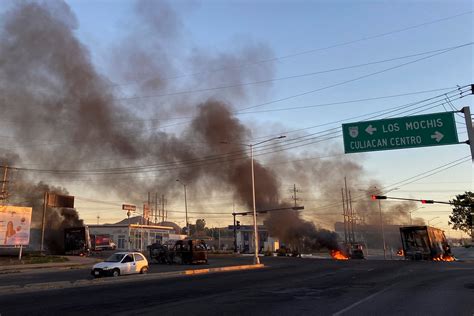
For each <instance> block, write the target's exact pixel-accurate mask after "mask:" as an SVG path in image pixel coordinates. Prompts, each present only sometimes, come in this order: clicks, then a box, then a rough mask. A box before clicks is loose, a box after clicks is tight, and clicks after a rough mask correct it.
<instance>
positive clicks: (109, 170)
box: [17, 98, 432, 174]
mask: <svg viewBox="0 0 474 316" xmlns="http://www.w3.org/2000/svg"><path fill="white" fill-rule="evenodd" d="M431 99H432V98H431ZM405 108H406V106H405ZM397 110H399V109H397ZM393 111H394V110H391V111H388V112H393ZM386 112H387V111H386ZM331 131H332V132H331ZM323 133H326V134H323ZM318 134H323V135H319V136H317V137H311V138H309V137H308V136H302V137H299V138H294V139H292V140H291V142H288V143H287V144H286V145H285V146H286V147H284V148H283V149H280V150H272V149H271V148H269V146H272V145H263V146H261V147H262V148H264V147H266V150H268V149H271V151H270V152H265V154H267V153H271V152H278V151H281V150H288V149H293V148H297V147H295V146H294V145H295V144H296V143H301V142H308V141H311V144H312V143H315V142H320V141H322V140H329V139H333V138H336V137H339V135H340V131H339V127H337V128H332V129H328V130H326V131H320V132H317V133H313V134H310V135H309V136H314V135H318ZM321 137H327V138H326V139H322V138H321ZM306 145H308V143H306V144H304V145H303V146H306ZM290 146H292V147H290ZM280 147H282V146H280ZM298 147H299V146H298ZM262 154H264V153H262V151H261V150H260V151H259V150H258V149H257V151H256V155H262ZM235 157H237V159H242V158H245V157H247V153H246V151H245V150H240V151H236V152H231V153H227V154H223V155H214V156H207V157H202V158H196V159H191V160H187V161H186V160H185V161H180V162H169V163H160V164H153V165H146V166H132V167H123V168H107V169H95V170H94V169H92V170H88V171H84V170H47V169H46V170H42V169H28V168H17V169H18V170H28V171H35V172H47V173H56V174H58V173H79V174H80V173H82V174H85V173H87V174H93V173H96V174H104V173H108V174H124V173H137V172H151V171H163V170H160V169H157V168H166V167H175V166H177V165H178V164H194V166H196V165H195V164H196V163H198V164H201V165H202V163H206V162H208V161H213V163H215V162H219V161H220V162H228V161H232V160H233V159H230V158H235ZM225 158H227V159H226V160H223V159H225ZM216 160H217V161H216ZM178 167H179V166H178ZM188 167H189V166H188ZM168 169H169V168H168ZM173 169H176V168H173ZM140 170H141V171H140Z"/></svg>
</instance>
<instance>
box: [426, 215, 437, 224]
mask: <svg viewBox="0 0 474 316" xmlns="http://www.w3.org/2000/svg"><path fill="white" fill-rule="evenodd" d="M437 218H439V216H436V217H433V218H432V219H430V220H428V226H429V225H430V222H431V221H432V220H434V219H437Z"/></svg>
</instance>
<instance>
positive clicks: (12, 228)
mask: <svg viewBox="0 0 474 316" xmlns="http://www.w3.org/2000/svg"><path fill="white" fill-rule="evenodd" d="M31 211H32V208H31V207H21V206H0V246H19V245H28V243H29V242H30V225H31Z"/></svg>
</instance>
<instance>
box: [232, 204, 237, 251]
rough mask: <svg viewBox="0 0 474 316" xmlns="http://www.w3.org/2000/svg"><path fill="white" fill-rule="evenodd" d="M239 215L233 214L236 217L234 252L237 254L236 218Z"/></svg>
mask: <svg viewBox="0 0 474 316" xmlns="http://www.w3.org/2000/svg"><path fill="white" fill-rule="evenodd" d="M236 215H237V214H235V212H234V213H232V216H234V252H235V253H237V227H236V223H235V216H236Z"/></svg>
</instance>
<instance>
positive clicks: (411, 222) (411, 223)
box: [408, 206, 425, 225]
mask: <svg viewBox="0 0 474 316" xmlns="http://www.w3.org/2000/svg"><path fill="white" fill-rule="evenodd" d="M420 208H425V207H424V206H420V207H418V208H415V209H414V210H412V211H408V213H410V225H413V221H412V219H411V213H413V212H415V211H418V210H419V209H420Z"/></svg>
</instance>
